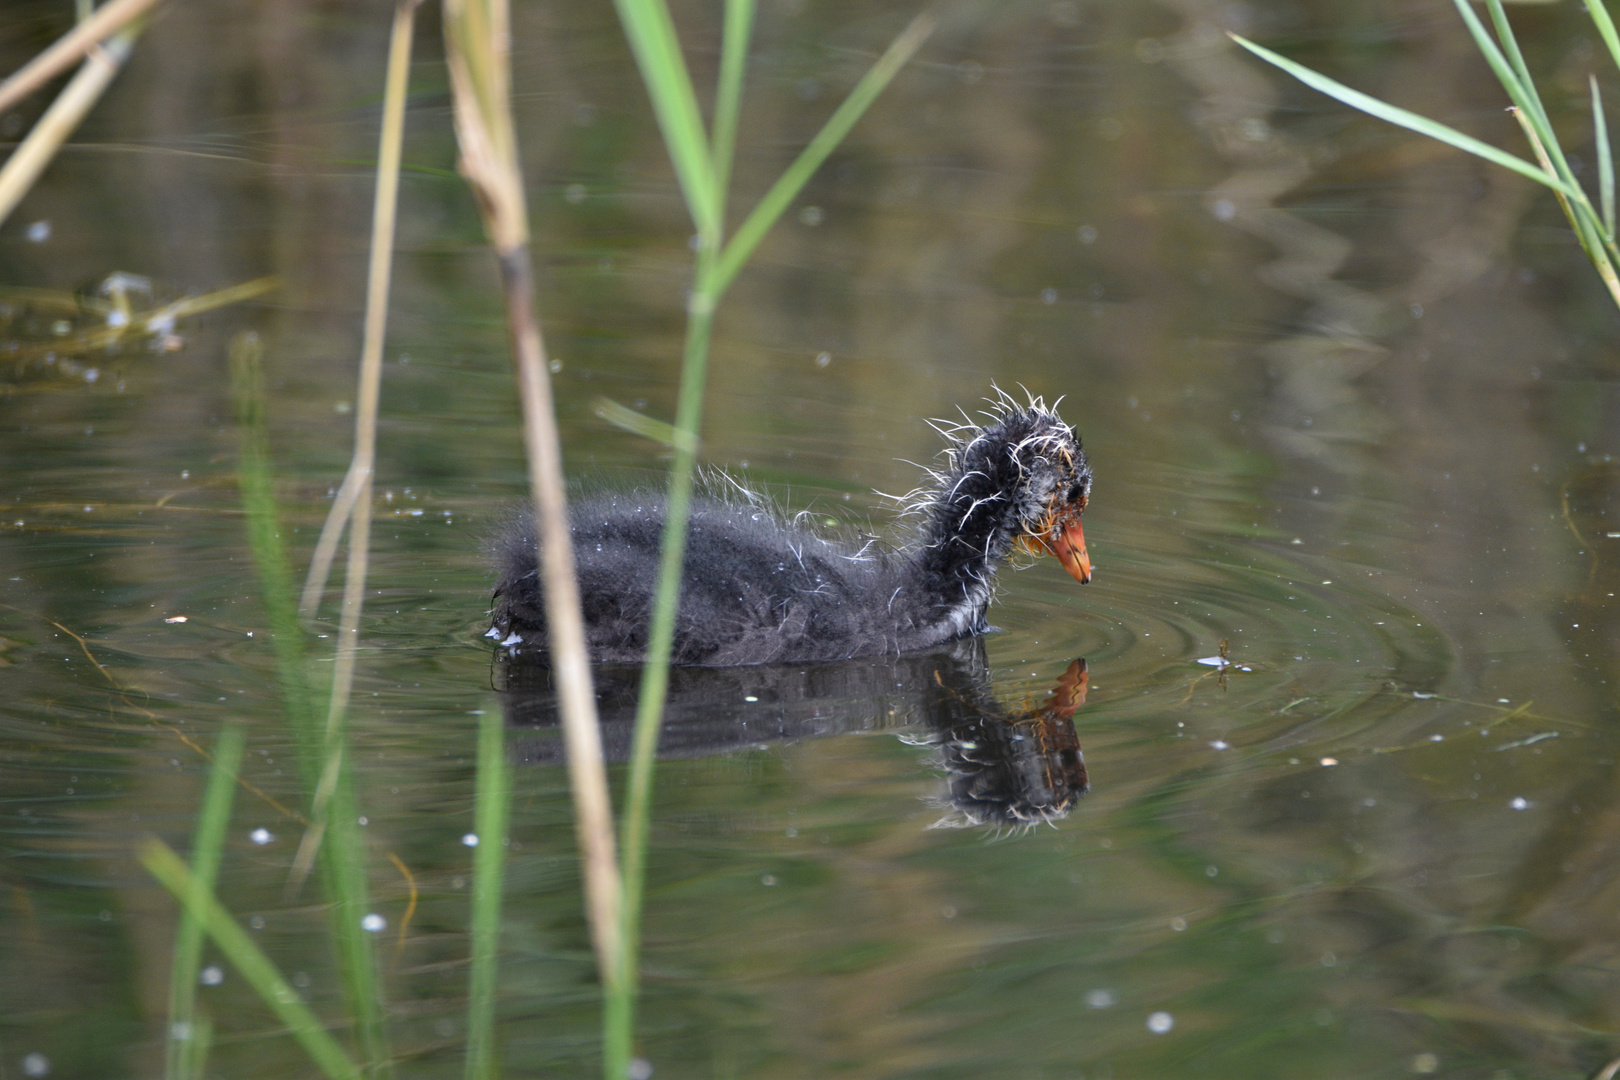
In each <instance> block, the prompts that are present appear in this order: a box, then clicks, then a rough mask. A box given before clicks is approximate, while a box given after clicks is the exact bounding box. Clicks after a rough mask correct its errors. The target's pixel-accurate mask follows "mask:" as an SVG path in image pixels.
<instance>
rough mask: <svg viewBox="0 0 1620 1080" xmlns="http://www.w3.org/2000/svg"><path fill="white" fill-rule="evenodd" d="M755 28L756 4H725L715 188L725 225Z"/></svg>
mask: <svg viewBox="0 0 1620 1080" xmlns="http://www.w3.org/2000/svg"><path fill="white" fill-rule="evenodd" d="M753 27H754V0H726V22H725V29H724V31H723V32H722V34H721V38H720V82H719V86H718V88H717V89H716V91H715V95H714V186H715V190H716V191H717V192H718V193H719V196H720V205H719V207H718V211H719V214H720V222H721V225H722V226H724V224H725V216H726V195H727V191H728V189H729V188H730V187H731V166H732V160H733V158H734V157H735V155H736V147H737V117H738V115H739V114H740V113H741V112H742V87H743V70H744V68H745V67H746V66H747V62H748V39H749V36H750V35H751V34H752V32H753Z"/></svg>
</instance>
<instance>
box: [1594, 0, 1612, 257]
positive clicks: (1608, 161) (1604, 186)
mask: <svg viewBox="0 0 1620 1080" xmlns="http://www.w3.org/2000/svg"><path fill="white" fill-rule="evenodd" d="M1597 2H1598V0H1592V3H1594V4H1595V3H1597ZM1587 80H1588V81H1589V82H1590V83H1591V84H1592V130H1593V133H1594V134H1595V136H1596V140H1597V162H1598V202H1599V204H1600V205H1601V206H1602V207H1603V231H1604V232H1605V233H1607V234H1608V235H1609V238H1610V239H1611V240H1612V239H1614V153H1613V151H1612V150H1611V149H1610V148H1609V124H1608V121H1606V120H1605V119H1604V118H1603V94H1602V93H1601V92H1600V91H1599V90H1598V81H1597V76H1596V75H1588V76H1587Z"/></svg>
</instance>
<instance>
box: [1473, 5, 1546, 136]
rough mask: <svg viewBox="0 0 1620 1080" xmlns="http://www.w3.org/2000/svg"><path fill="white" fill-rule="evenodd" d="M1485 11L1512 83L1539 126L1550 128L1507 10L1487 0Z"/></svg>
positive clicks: (1539, 94) (1538, 92)
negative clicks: (1507, 66)
mask: <svg viewBox="0 0 1620 1080" xmlns="http://www.w3.org/2000/svg"><path fill="white" fill-rule="evenodd" d="M1470 10H1471V9H1470ZM1486 10H1488V11H1489V12H1490V13H1491V25H1493V26H1495V27H1496V39H1497V41H1498V42H1500V43H1501V48H1502V52H1503V54H1504V55H1505V56H1506V57H1507V62H1508V65H1509V66H1510V67H1511V68H1512V69H1513V76H1514V82H1515V83H1517V84H1518V86H1519V88H1520V90H1521V91H1522V92H1523V94H1524V96H1525V99H1526V100H1527V101H1528V102H1529V103H1530V104H1531V105H1532V106H1534V108H1535V114H1536V117H1537V119H1538V120H1539V121H1540V125H1539V126H1540V127H1550V126H1551V125H1550V124H1549V123H1548V121H1547V110H1546V108H1545V107H1544V106H1543V105H1542V104H1541V93H1540V91H1538V90H1537V89H1536V81H1535V79H1533V78H1531V77H1530V68H1529V65H1527V64H1526V63H1525V62H1524V53H1523V52H1522V51H1521V50H1520V49H1519V39H1518V38H1517V37H1516V36H1515V35H1514V33H1513V24H1512V23H1510V22H1508V17H1507V10H1506V9H1505V8H1503V7H1502V0H1487V3H1486Z"/></svg>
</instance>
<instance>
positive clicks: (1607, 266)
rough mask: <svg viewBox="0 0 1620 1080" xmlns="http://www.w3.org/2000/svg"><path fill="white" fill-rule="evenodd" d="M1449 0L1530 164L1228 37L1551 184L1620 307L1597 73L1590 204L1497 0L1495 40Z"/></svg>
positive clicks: (1349, 99) (1609, 41)
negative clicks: (1503, 94) (1494, 82)
mask: <svg viewBox="0 0 1620 1080" xmlns="http://www.w3.org/2000/svg"><path fill="white" fill-rule="evenodd" d="M1453 2H1454V3H1455V4H1456V5H1457V11H1458V14H1460V15H1461V16H1462V19H1463V23H1464V24H1465V25H1466V26H1467V27H1468V32H1469V34H1470V35H1471V36H1472V37H1473V39H1474V44H1475V46H1476V47H1477V48H1478V49H1479V52H1480V55H1481V56H1483V57H1484V58H1485V61H1486V63H1488V64H1489V65H1490V67H1491V71H1492V72H1494V73H1495V74H1496V77H1497V79H1498V80H1499V81H1500V82H1501V84H1502V88H1503V89H1504V90H1506V91H1507V95H1508V98H1509V99H1510V100H1511V101H1512V102H1513V107H1512V110H1511V111H1512V113H1513V116H1514V119H1516V120H1517V121H1518V122H1519V126H1520V127H1521V128H1523V130H1524V134H1525V138H1526V139H1528V140H1529V142H1530V148H1531V150H1532V151H1533V152H1534V154H1535V158H1536V160H1535V162H1533V163H1532V162H1530V161H1527V160H1525V159H1524V158H1521V157H1518V156H1516V155H1514V154H1510V153H1508V152H1507V151H1505V150H1501V149H1498V148H1497V147H1494V146H1492V145H1490V144H1489V143H1485V142H1481V141H1480V140H1479V139H1476V138H1474V137H1473V136H1471V135H1465V134H1463V133H1462V132H1460V131H1458V130H1457V129H1456V128H1452V127H1448V126H1446V125H1445V124H1442V123H1440V122H1439V121H1436V120H1430V119H1429V118H1428V117H1425V116H1420V115H1418V114H1417V113H1414V112H1410V111H1408V110H1406V109H1402V108H1400V107H1399V106H1395V105H1391V104H1389V103H1388V102H1384V101H1380V100H1378V99H1377V98H1375V97H1372V96H1370V95H1368V94H1364V93H1362V92H1361V91H1359V90H1353V89H1351V88H1350V87H1348V86H1346V85H1344V84H1343V83H1341V82H1337V81H1335V80H1333V79H1330V78H1328V77H1327V76H1326V75H1323V74H1320V73H1319V72H1316V71H1312V70H1311V69H1310V68H1308V67H1305V66H1304V65H1303V64H1299V63H1296V62H1295V61H1293V60H1289V59H1288V58H1287V57H1285V56H1281V55H1279V54H1277V53H1275V52H1272V51H1271V50H1270V49H1267V48H1264V47H1263V46H1260V45H1256V44H1255V43H1254V42H1252V41H1249V40H1248V39H1246V38H1243V37H1239V36H1238V35H1237V34H1232V35H1231V38H1232V40H1233V41H1235V42H1237V43H1238V44H1239V45H1241V46H1243V47H1244V48H1245V49H1247V50H1249V51H1250V52H1251V53H1253V54H1254V55H1256V56H1258V57H1260V58H1261V59H1262V60H1265V61H1267V62H1268V63H1271V64H1275V65H1276V66H1277V67H1279V68H1281V69H1282V70H1284V71H1286V72H1288V73H1289V74H1290V75H1292V76H1294V77H1295V78H1296V79H1298V80H1299V81H1301V82H1303V83H1304V84H1305V85H1307V86H1310V87H1312V88H1314V89H1317V90H1320V91H1321V92H1322V93H1324V94H1327V95H1328V96H1329V97H1332V98H1335V99H1337V100H1339V101H1342V102H1344V103H1345V104H1346V105H1349V106H1350V107H1352V108H1355V109H1360V110H1361V111H1362V112H1364V113H1367V114H1368V115H1369V116H1376V117H1378V118H1379V119H1380V120H1387V121H1389V122H1390V123H1392V124H1398V125H1400V126H1401V127H1404V128H1408V129H1410V130H1412V131H1415V132H1417V133H1418V134H1420V135H1427V136H1429V137H1430V138H1431V139H1438V140H1439V141H1440V142H1443V143H1446V144H1447V145H1449V146H1454V147H1456V148H1457V149H1459V150H1464V151H1467V152H1468V153H1470V154H1473V155H1474V156H1476V157H1479V158H1483V159H1484V160H1486V161H1490V162H1493V163H1495V164H1497V165H1500V166H1502V167H1503V168H1506V169H1512V170H1513V171H1514V172H1516V173H1518V174H1520V175H1521V176H1527V177H1529V178H1530V179H1531V180H1534V181H1536V182H1537V183H1539V184H1544V185H1546V186H1547V187H1549V188H1551V189H1552V190H1553V192H1554V193H1555V194H1556V195H1557V196H1558V205H1559V206H1560V207H1562V208H1563V211H1564V216H1565V217H1566V218H1568V219H1569V224H1570V228H1572V229H1573V230H1574V231H1575V238H1576V239H1577V240H1578V241H1580V245H1581V248H1582V250H1584V251H1585V252H1586V256H1587V258H1589V259H1590V260H1591V261H1592V265H1593V267H1595V268H1596V269H1597V272H1598V276H1599V277H1600V278H1602V279H1603V285H1604V287H1605V288H1607V289H1608V290H1609V296H1610V298H1611V299H1612V300H1613V301H1614V303H1615V306H1616V307H1620V246H1617V245H1616V243H1615V208H1614V204H1615V196H1614V157H1613V154H1612V152H1611V149H1610V146H1609V133H1608V129H1607V127H1606V126H1605V124H1604V119H1603V97H1602V94H1601V93H1600V92H1599V90H1598V84H1597V78H1596V77H1595V76H1592V77H1589V83H1590V85H1591V93H1592V121H1593V126H1594V129H1595V136H1594V139H1595V142H1596V153H1597V161H1598V199H1599V204H1600V205H1599V206H1593V205H1592V200H1591V199H1590V198H1589V197H1588V196H1587V194H1586V192H1585V190H1583V189H1582V187H1581V185H1580V183H1579V182H1578V181H1577V180H1576V179H1575V173H1574V170H1573V169H1572V168H1571V167H1570V164H1569V160H1568V158H1567V157H1566V155H1565V153H1564V148H1563V146H1562V144H1561V143H1560V142H1559V140H1558V134H1557V132H1556V131H1554V130H1553V126H1552V123H1551V122H1550V121H1549V120H1548V118H1547V110H1546V108H1545V106H1543V104H1542V101H1541V94H1540V93H1539V92H1538V91H1537V89H1536V84H1535V80H1534V79H1533V78H1532V77H1531V75H1530V69H1529V68H1528V67H1527V66H1526V65H1525V62H1524V54H1523V53H1522V52H1520V50H1519V43H1518V40H1517V39H1516V38H1515V37H1514V36H1513V27H1512V26H1511V25H1510V24H1509V23H1508V19H1507V12H1506V11H1505V10H1504V9H1503V7H1502V0H1486V6H1487V8H1488V10H1489V13H1490V17H1491V25H1492V27H1493V28H1494V30H1495V36H1494V37H1493V36H1492V34H1491V31H1490V30H1487V29H1486V28H1485V24H1484V23H1482V22H1481V21H1480V19H1479V16H1478V15H1476V14H1474V10H1473V8H1472V7H1471V6H1470V5H1469V2H1468V0H1453ZM1585 6H1586V10H1587V13H1588V14H1589V15H1591V17H1592V22H1593V24H1594V25H1595V26H1596V27H1597V30H1598V35H1599V36H1600V37H1602V39H1603V43H1604V45H1605V46H1606V47H1607V48H1608V51H1609V57H1610V58H1611V59H1612V60H1613V61H1614V62H1615V65H1616V66H1617V67H1620V34H1617V33H1616V31H1615V26H1614V22H1613V21H1612V20H1611V19H1610V18H1609V13H1608V11H1607V10H1606V9H1605V8H1604V6H1603V0H1587V2H1586V5H1585Z"/></svg>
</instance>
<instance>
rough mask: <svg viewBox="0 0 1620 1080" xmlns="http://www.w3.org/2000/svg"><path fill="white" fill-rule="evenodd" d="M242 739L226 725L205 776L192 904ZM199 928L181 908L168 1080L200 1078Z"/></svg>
mask: <svg viewBox="0 0 1620 1080" xmlns="http://www.w3.org/2000/svg"><path fill="white" fill-rule="evenodd" d="M246 743H247V736H246V734H245V731H244V729H243V727H242V725H241V723H239V722H229V723H227V724H226V725H225V726H224V727H223V728H222V729H221V730H220V733H219V740H218V741H217V742H216V743H215V744H214V764H213V768H212V769H210V770H209V772H208V789H207V791H206V792H205V793H204V795H203V808H202V813H201V814H199V815H198V817H197V830H196V832H195V833H193V835H192V841H191V884H192V888H193V889H194V890H196V895H195V896H194V897H193V901H194V903H201V902H202V897H204V896H206V895H207V894H209V893H212V892H213V891H214V881H215V879H216V878H217V877H218V876H219V861H220V854H221V852H222V851H223V849H224V847H225V830H226V827H227V826H228V825H229V824H230V820H231V800H232V797H233V796H235V794H236V770H237V767H238V766H239V765H240V764H241V763H242V748H243V746H245V745H246ZM202 945H203V925H202V921H201V920H200V919H198V918H197V917H196V916H195V915H193V914H192V913H191V907H190V906H187V907H183V908H181V909H180V927H179V929H178V930H177V931H176V932H175V935H174V959H173V961H172V963H171V964H170V966H169V1031H168V1036H169V1037H168V1040H167V1042H166V1044H165V1047H166V1052H165V1054H164V1069H163V1074H164V1076H165V1077H167V1080H189V1078H191V1077H196V1076H200V1075H201V1064H202V1062H201V1058H202V1055H203V1053H204V1049H203V1048H204V1047H205V1046H206V1043H207V1041H208V1040H207V1027H208V1025H207V1022H206V1021H199V1019H198V1017H197V979H198V971H199V969H200V968H201V967H202Z"/></svg>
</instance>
